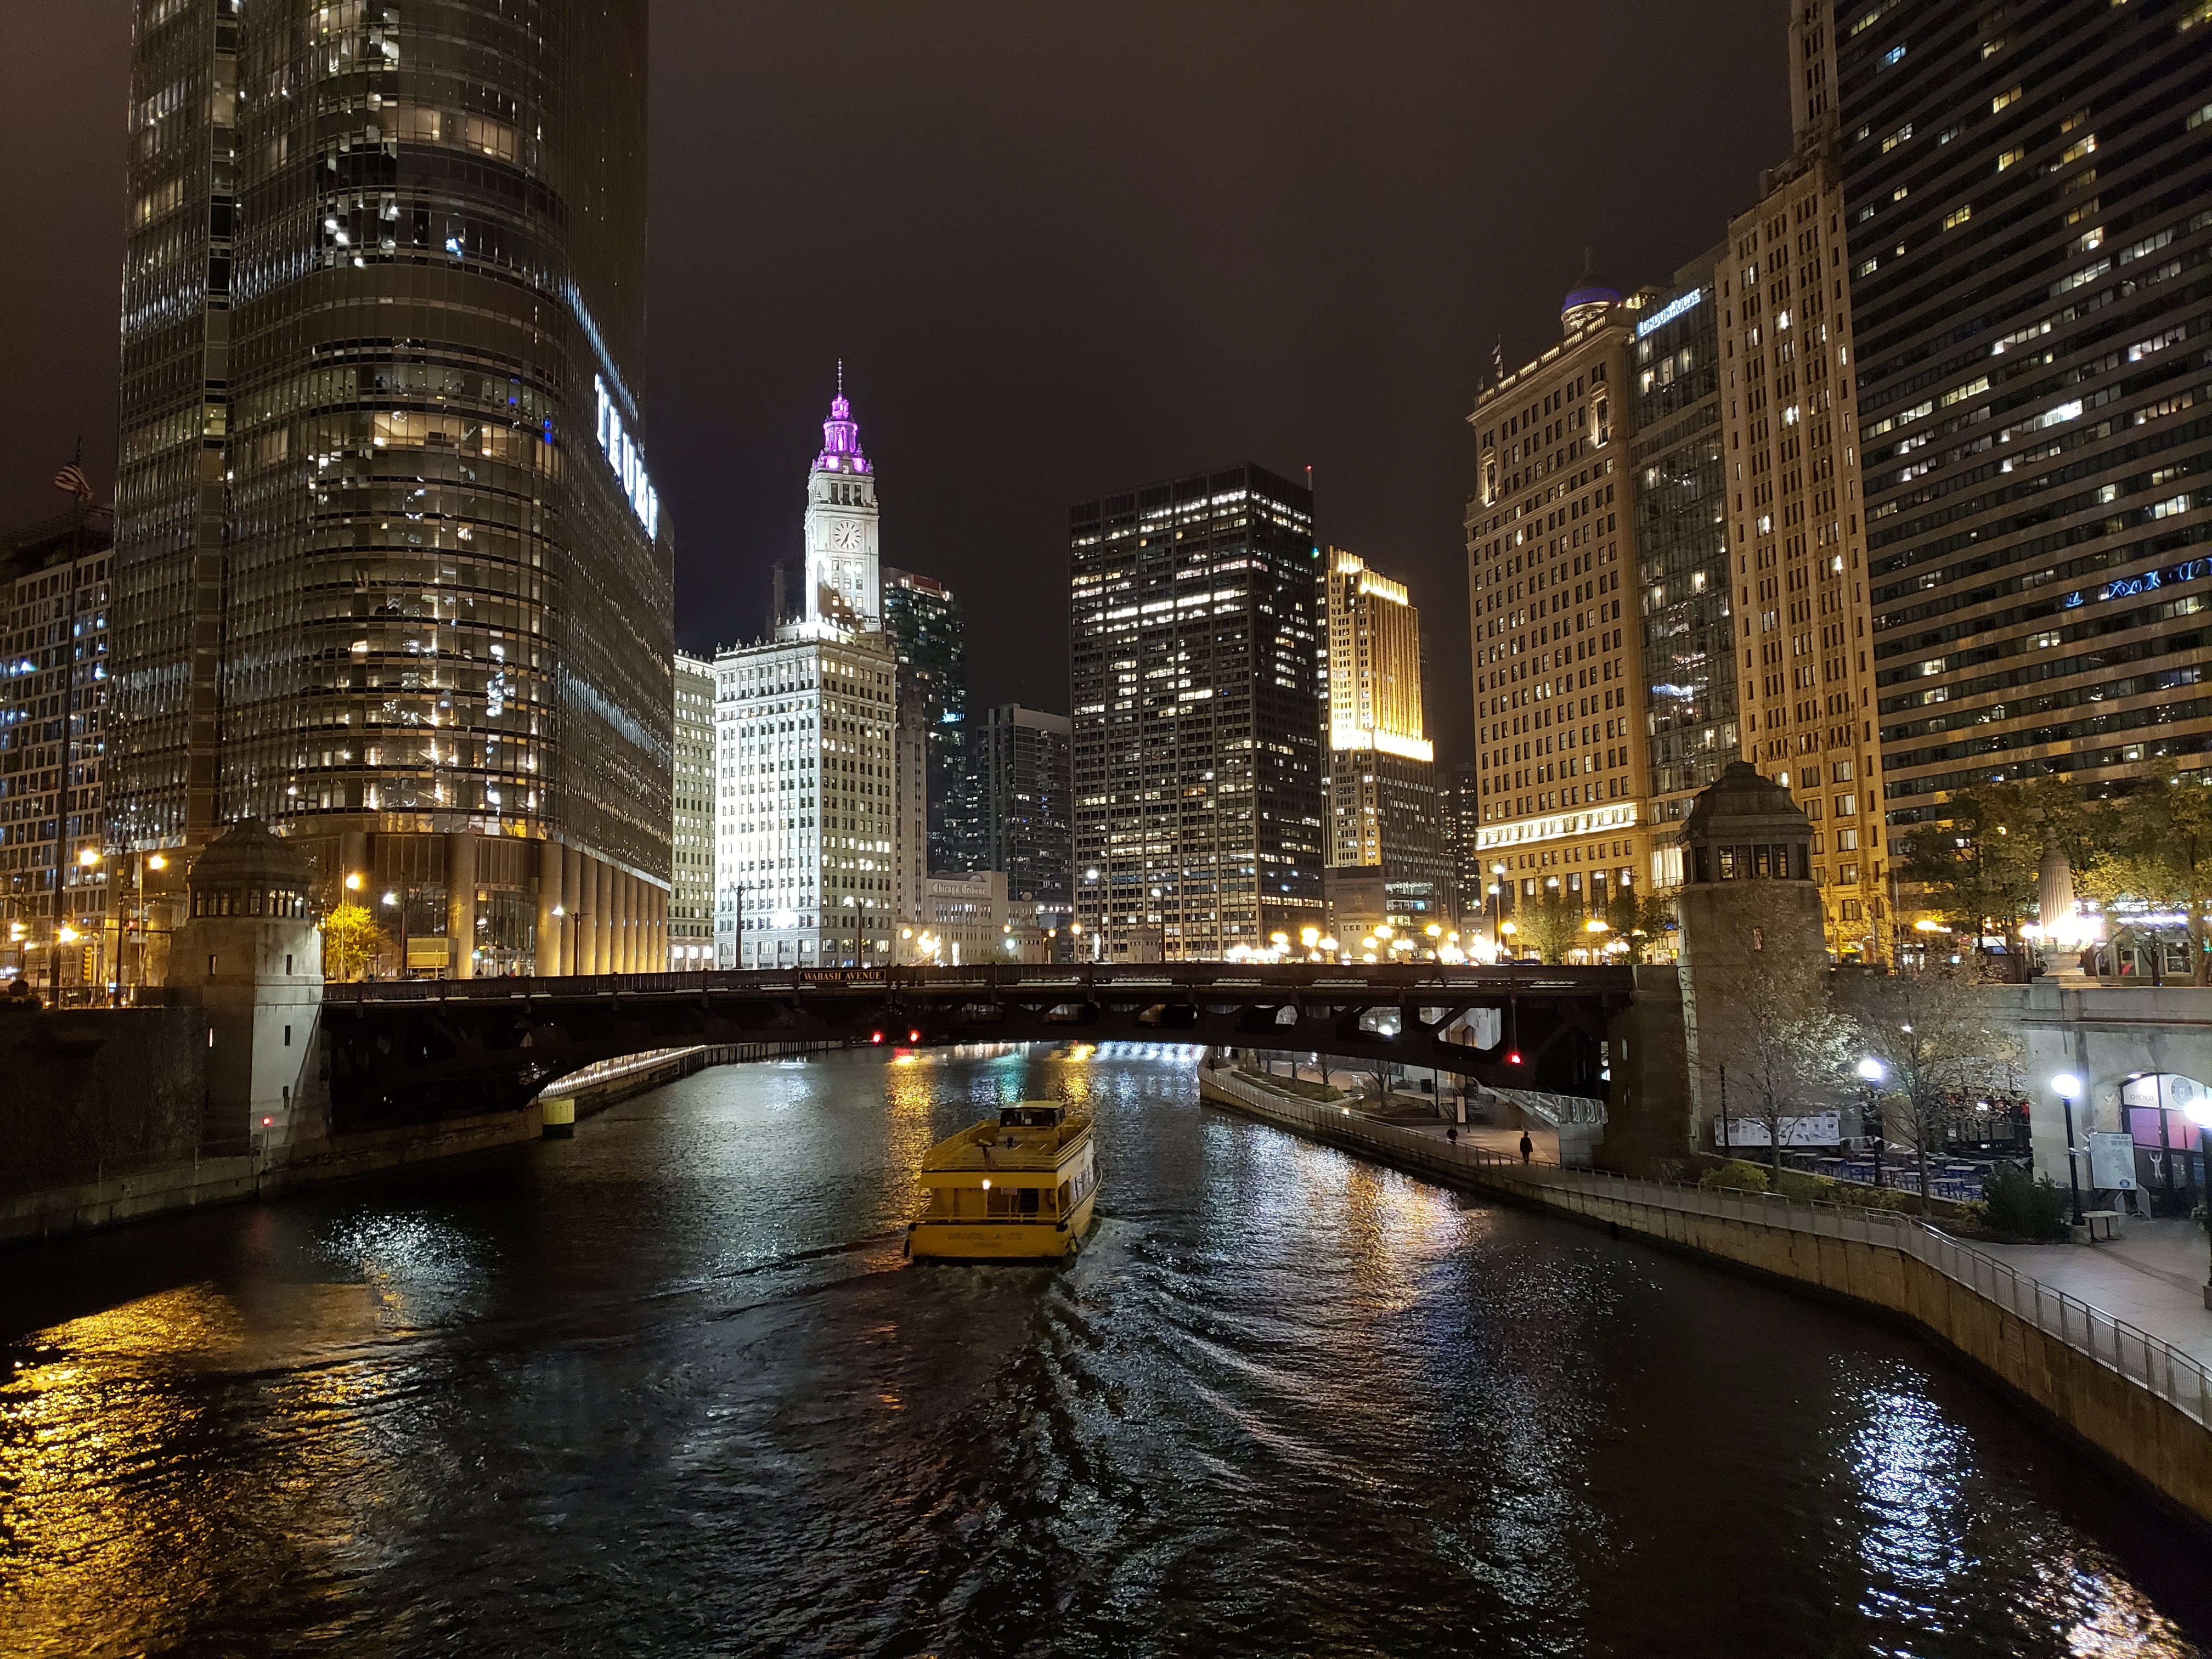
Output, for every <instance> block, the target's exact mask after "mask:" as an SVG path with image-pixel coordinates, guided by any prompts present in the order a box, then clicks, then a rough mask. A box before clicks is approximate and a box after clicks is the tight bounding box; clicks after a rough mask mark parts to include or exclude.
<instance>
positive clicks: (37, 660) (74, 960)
mask: <svg viewBox="0 0 2212 1659" xmlns="http://www.w3.org/2000/svg"><path fill="white" fill-rule="evenodd" d="M113 525H114V519H113V515H112V513H109V512H108V511H107V510H106V508H104V507H91V506H90V505H89V504H88V503H83V502H80V503H77V504H76V505H75V506H73V507H71V508H70V510H69V511H68V512H67V513H63V514H61V515H60V516H58V517H57V518H52V519H49V520H46V522H45V523H43V524H38V525H33V526H30V527H29V528H27V529H26V530H24V531H22V532H20V533H18V534H16V535H15V536H13V537H10V538H9V539H8V540H7V542H6V543H5V544H0V964H4V965H5V966H6V967H7V968H9V969H13V970H14V971H15V972H16V973H17V974H20V975H21V976H22V977H24V978H25V979H27V980H28V981H31V982H33V983H34V984H43V985H47V986H61V985H68V984H79V985H94V986H96V985H99V984H100V983H101V982H102V981H103V980H104V979H105V978H106V977H109V976H110V975H112V973H113V972H114V971H115V969H117V968H118V965H119V962H118V959H119V958H120V957H122V956H123V955H124V954H125V939H127V938H128V937H130V935H129V934H128V933H126V932H125V926H126V920H129V921H135V920H136V918H135V916H133V917H131V918H128V919H126V918H125V916H124V915H123V914H122V912H121V911H120V910H119V909H118V908H115V902H116V901H118V899H121V898H123V897H125V896H129V895H130V894H132V893H135V890H136V888H135V884H136V882H137V878H138V875H139V871H138V868H137V864H136V861H135V860H134V861H133V863H132V866H131V870H130V872H128V874H127V875H125V876H121V877H120V878H118V873H119V872H118V871H116V870H115V869H112V868H111V867H110V860H108V859H107V858H106V837H105V835H104V833H103V831H104V829H105V824H104V823H103V822H102V796H103V786H104V781H105V780H104V778H103V775H102V774H103V771H104V769H105V760H104V757H103V750H104V748H105V741H104V739H105V732H104V723H105V720H106V702H107V691H108V684H109V682H108V677H107V670H108V653H107V641H108V633H107V617H108V605H109V596H110V587H109V583H110V577H111V570H112V562H113V535H112V530H113ZM136 954H137V953H136V951H135V950H134V951H131V956H132V957H133V958H134V961H133V965H132V969H131V971H132V972H133V973H135V972H136V966H135V957H136ZM103 969H106V972H103Z"/></svg>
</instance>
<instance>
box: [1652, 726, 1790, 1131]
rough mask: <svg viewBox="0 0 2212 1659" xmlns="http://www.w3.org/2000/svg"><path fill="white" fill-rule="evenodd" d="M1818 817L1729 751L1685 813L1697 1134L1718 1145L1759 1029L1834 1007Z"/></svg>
mask: <svg viewBox="0 0 2212 1659" xmlns="http://www.w3.org/2000/svg"><path fill="white" fill-rule="evenodd" d="M1812 842H1813V827H1812V824H1811V823H1809V822H1808V820H1807V818H1806V817H1805V813H1804V811H1803V809H1802V808H1801V807H1800V806H1799V805H1797V803H1796V800H1795V799H1793V798H1792V797H1791V795H1790V789H1789V787H1788V786H1787V785H1786V784H1784V783H1780V782H1778V781H1776V780H1774V779H1772V778H1768V777H1763V776H1761V775H1759V769H1758V768H1756V767H1755V766H1753V764H1752V763H1750V762H1749V761H1745V760H1735V761H1730V762H1729V764H1728V766H1727V767H1726V768H1725V769H1723V772H1722V773H1721V775H1720V777H1719V779H1718V780H1717V781H1716V782H1714V783H1713V784H1711V786H1709V787H1707V788H1706V789H1705V790H1704V791H1703V792H1702V793H1699V796H1698V797H1697V799H1696V800H1695V801H1694V802H1693V803H1692V806H1691V808H1690V813H1689V817H1687V818H1686V819H1685V820H1684V822H1683V825H1682V833H1681V837H1680V845H1681V850H1682V886H1681V887H1680V889H1679V890H1678V891H1677V894H1676V897H1675V902H1676V905H1677V906H1678V908H1679V910H1680V918H1681V945H1680V957H1679V960H1678V967H1679V969H1680V975H1681V986H1682V1021H1683V1027H1684V1036H1685V1039H1686V1048H1687V1051H1688V1053H1687V1059H1688V1066H1689V1081H1690V1097H1691V1101H1692V1141H1691V1144H1692V1146H1693V1147H1695V1148H1696V1149H1697V1150H1698V1151H1700V1152H1710V1151H1711V1150H1713V1149H1714V1146H1715V1145H1716V1136H1715V1132H1714V1121H1715V1120H1716V1119H1717V1117H1718V1116H1719V1115H1720V1114H1721V1109H1722V1103H1723V1097H1724V1095H1725V1093H1726V1088H1727V1084H1726V1078H1727V1074H1728V1073H1729V1071H1733V1072H1734V1073H1735V1078H1736V1081H1737V1085H1738V1093H1737V1096H1736V1098H1735V1101H1734V1103H1732V1104H1731V1105H1730V1106H1729V1111H1730V1113H1731V1115H1746V1114H1747V1112H1748V1111H1749V1109H1750V1107H1751V1101H1750V1099H1749V1098H1748V1097H1747V1094H1746V1093H1745V1092H1744V1091H1743V1086H1744V1085H1746V1084H1747V1082H1748V1079H1749V1077H1750V1072H1749V1069H1748V1066H1749V1063H1750V1061H1749V1056H1750V1055H1751V1054H1752V1052H1753V1047H1754V1044H1753V1028H1754V1027H1755V1026H1756V1025H1758V1024H1761V1023H1765V1024H1768V1025H1770V1026H1772V1025H1777V1024H1781V1023H1782V1022H1784V1021H1786V1020H1789V1019H1791V1018H1796V1017H1798V1016H1800V1015H1802V1014H1805V1013H1810V1012H1814V1011H1816V1010H1820V1009H1825V1008H1826V1006H1827V980H1828V953H1827V941H1826V927H1825V924H1824V921H1823V918H1822V915H1821V908H1820V890H1819V889H1818V888H1817V887H1815V886H1814V883H1813V874H1812Z"/></svg>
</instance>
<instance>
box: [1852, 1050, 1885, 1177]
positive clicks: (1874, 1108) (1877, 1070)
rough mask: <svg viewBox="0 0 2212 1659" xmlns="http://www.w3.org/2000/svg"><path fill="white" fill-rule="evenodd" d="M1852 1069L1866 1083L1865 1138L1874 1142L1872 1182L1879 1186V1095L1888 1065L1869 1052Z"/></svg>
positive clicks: (1880, 1140) (1880, 1152)
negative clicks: (1866, 1124) (1867, 1126)
mask: <svg viewBox="0 0 2212 1659" xmlns="http://www.w3.org/2000/svg"><path fill="white" fill-rule="evenodd" d="M1853 1069H1854V1070H1856V1071H1857V1073H1858V1074H1859V1081H1860V1082H1862V1083H1863V1084H1865V1085H1866V1094H1867V1103H1866V1121H1867V1122H1868V1124H1869V1126H1870V1128H1869V1133H1868V1136H1867V1138H1868V1139H1869V1140H1871V1141H1873V1142H1874V1184H1875V1186H1877V1187H1879V1186H1881V1154H1882V1139H1883V1137H1882V1133H1881V1098H1880V1095H1881V1085H1882V1083H1883V1081H1884V1080H1885V1079H1887V1077H1888V1076H1889V1067H1887V1066H1885V1065H1883V1064H1882V1063H1881V1061H1880V1060H1876V1059H1875V1057H1874V1056H1873V1055H1872V1054H1869V1055H1867V1056H1866V1057H1865V1058H1864V1059H1863V1060H1860V1061H1859V1063H1858V1065H1857V1066H1855V1067H1854V1068H1853Z"/></svg>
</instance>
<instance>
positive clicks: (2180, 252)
mask: <svg viewBox="0 0 2212 1659" xmlns="http://www.w3.org/2000/svg"><path fill="white" fill-rule="evenodd" d="M1823 24H1825V25H1826V27H1825V29H1821V28H1820V25H1823ZM1802 33H1804V34H1806V35H1807V36H1808V38H1805V39H1802V40H1801V41H1800V43H1799V46H1800V50H1801V51H1802V52H1805V53H1806V54H1807V56H1808V68H1807V74H1808V86H1809V85H1810V78H1809V77H1811V76H1813V75H1814V72H1815V71H1816V70H1817V71H1818V73H1819V74H1820V77H1821V83H1822V86H1823V87H1824V88H1825V87H1826V86H1828V85H1832V87H1833V88H1834V94H1835V106H1836V119H1837V125H1838V165H1839V168H1840V172H1841V175H1842V197H1843V228H1844V235H1845V236H1846V237H1847V238H1848V239H1849V243H1850V247H1849V252H1847V254H1846V255H1845V260H1846V269H1847V277H1848V283H1849V298H1850V315H1851V326H1852V330H1853V333H1854V336H1855V345H1856V350H1855V354H1854V355H1855V356H1856V359H1857V362H1856V364H1855V370H1856V379H1857V386H1856V394H1857V396H1856V402H1857V420H1858V422H1859V423H1860V424H1859V428H1858V430H1857V440H1858V441H1859V443H1860V444H1861V445H1862V446H1863V454H1862V456H1861V458H1860V462H1861V471H1862V472H1863V475H1864V483H1865V501H1864V517H1865V526H1866V533H1865V540H1866V556H1867V560H1868V580H1869V585H1870V594H1869V602H1870V605H1871V607H1872V610H1873V612H1874V647H1873V653H1872V654H1873V675H1874V696H1875V736H1876V738H1877V739H1878V741H1879V743H1880V745H1881V764H1882V769H1883V770H1882V776H1883V786H1882V787H1883V794H1884V797H1885V799H1884V801H1883V805H1884V807H1885V810H1886V811H1887V817H1888V823H1889V825H1890V826H1891V828H1892V829H1893V832H1894V833H1895V834H1896V835H1898V836H1909V834H1910V833H1911V830H1912V829H1913V827H1914V826H1916V825H1919V824H1923V823H1941V822H1942V821H1943V819H1944V818H1945V816H1946V808H1947V805H1948V802H1949V801H1950V799H1951V798H1952V796H1953V794H1954V793H1955V792H1957V791H1959V790H1960V789H1964V788H1966V787H1971V786H1972V785H1974V784H1977V783H1981V782H1984V781H1991V780H1996V779H2006V780H2017V779H2028V778H2034V777H2039V776H2047V775H2054V774H2063V775H2070V776H2072V777H2073V778H2075V779H2076V780H2077V781H2080V782H2081V783H2082V784H2083V785H2084V786H2086V787H2088V788H2089V789H2090V790H2091V791H2092V792H2093V793H2102V792H2105V791H2107V790H2110V789H2112V788H2114V787H2122V788H2124V787H2126V785H2127V784H2128V782H2129V781H2131V780H2133V779H2136V778H2139V777H2142V776H2144V775H2147V774H2157V775H2162V774H2165V773H2166V772H2168V771H2169V770H2171V769H2178V768H2184V767H2185V768H2190V769H2196V768H2200V767H2203V766H2204V765H2205V764H2206V763H2207V756H2208V751H2212V693H2208V692H2207V691H2206V690H2205V687H2204V681H2205V679H2206V678H2207V676H2208V673H2212V630H2208V629H2206V628H2205V627H2203V625H2202V623H2201V613H2202V612H2203V611H2204V608H2205V606H2206V604H2207V601H2208V599H2212V558H2208V556H2207V553H2208V549H2207V546H2206V544H2207V542H2208V540H2212V489H2207V487H2206V479H2207V475H2208V473H2212V373H2208V371H2207V360H2206V357H2205V355H2204V350H2203V336H2204V334H2205V332H2206V331H2207V330H2208V328H2212V208H2208V204H2212V22H2208V21H2207V20H2206V18H2205V17H2204V15H2203V9H2202V8H2201V7H2199V6H2197V5H2194V4H2191V3H2187V0H2136V3H2132V4H2129V5H2124V6H2122V5H2112V4H2108V3H2106V0H2057V3H2051V4H2048V5H2043V6H2036V7H2020V6H2015V7H2010V8H2005V9H2002V11H2000V10H1997V9H1992V8H1990V7H1989V6H1986V5H1970V4H1966V3H1964V0H1931V3H1928V4H1923V5H1917V6H1914V7H1912V8H1910V9H1893V8H1887V7H1881V6H1876V5H1874V4H1871V3H1869V4H1863V5H1861V4H1854V5H1844V4H1835V5H1832V6H1823V7H1819V8H1817V9H1814V10H1813V11H1812V13H1811V16H1810V20H1809V27H1808V28H1806V29H1805V30H1803V31H1802ZM1831 66H1832V67H1831ZM1806 97H1807V99H1808V102H1809V100H1810V99H1811V97H1812V94H1810V93H1809V92H1808V94H1806ZM1848 512H1849V509H1848V507H1847V508H1846V513H1847V514H1848ZM1847 522H1848V518H1847ZM1854 657H1855V658H1856V651H1855V652H1854ZM1870 841H1871V832H1870V830H1869V842H1870ZM1869 851H1871V849H1870V848H1869Z"/></svg>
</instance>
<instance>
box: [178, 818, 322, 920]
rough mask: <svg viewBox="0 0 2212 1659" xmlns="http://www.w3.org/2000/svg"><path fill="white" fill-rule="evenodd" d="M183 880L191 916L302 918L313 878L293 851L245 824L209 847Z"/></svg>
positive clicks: (257, 823) (263, 827) (252, 821)
mask: <svg viewBox="0 0 2212 1659" xmlns="http://www.w3.org/2000/svg"><path fill="white" fill-rule="evenodd" d="M185 879H186V883H187V884H188V885H189V886H190V887H191V893H192V914H193V915H196V916H304V915H307V895H308V893H309V891H310V890H312V889H313V886H314V882H315V874H314V871H313V868H312V867H311V866H309V865H308V863H307V856H306V854H303V853H301V851H300V849H299V848H296V847H295V846H294V845H292V843H291V842H288V841H286V840H285V839H284V838H283V836H276V835H272V834H270V829H269V826H268V825H267V824H265V823H262V821H261V820H260V819H258V818H246V819H242V820H241V821H240V822H239V823H234V824H233V825H231V827H230V828H229V829H226V830H224V831H223V832H222V834H221V835H220V836H216V838H215V839H214V840H213V841H211V842H209V843H208V845H207V850H206V851H205V852H204V853H202V854H200V855H199V857H197V858H196V859H194V860H192V867H191V874H190V875H189V876H187V877H186V878H185Z"/></svg>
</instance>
